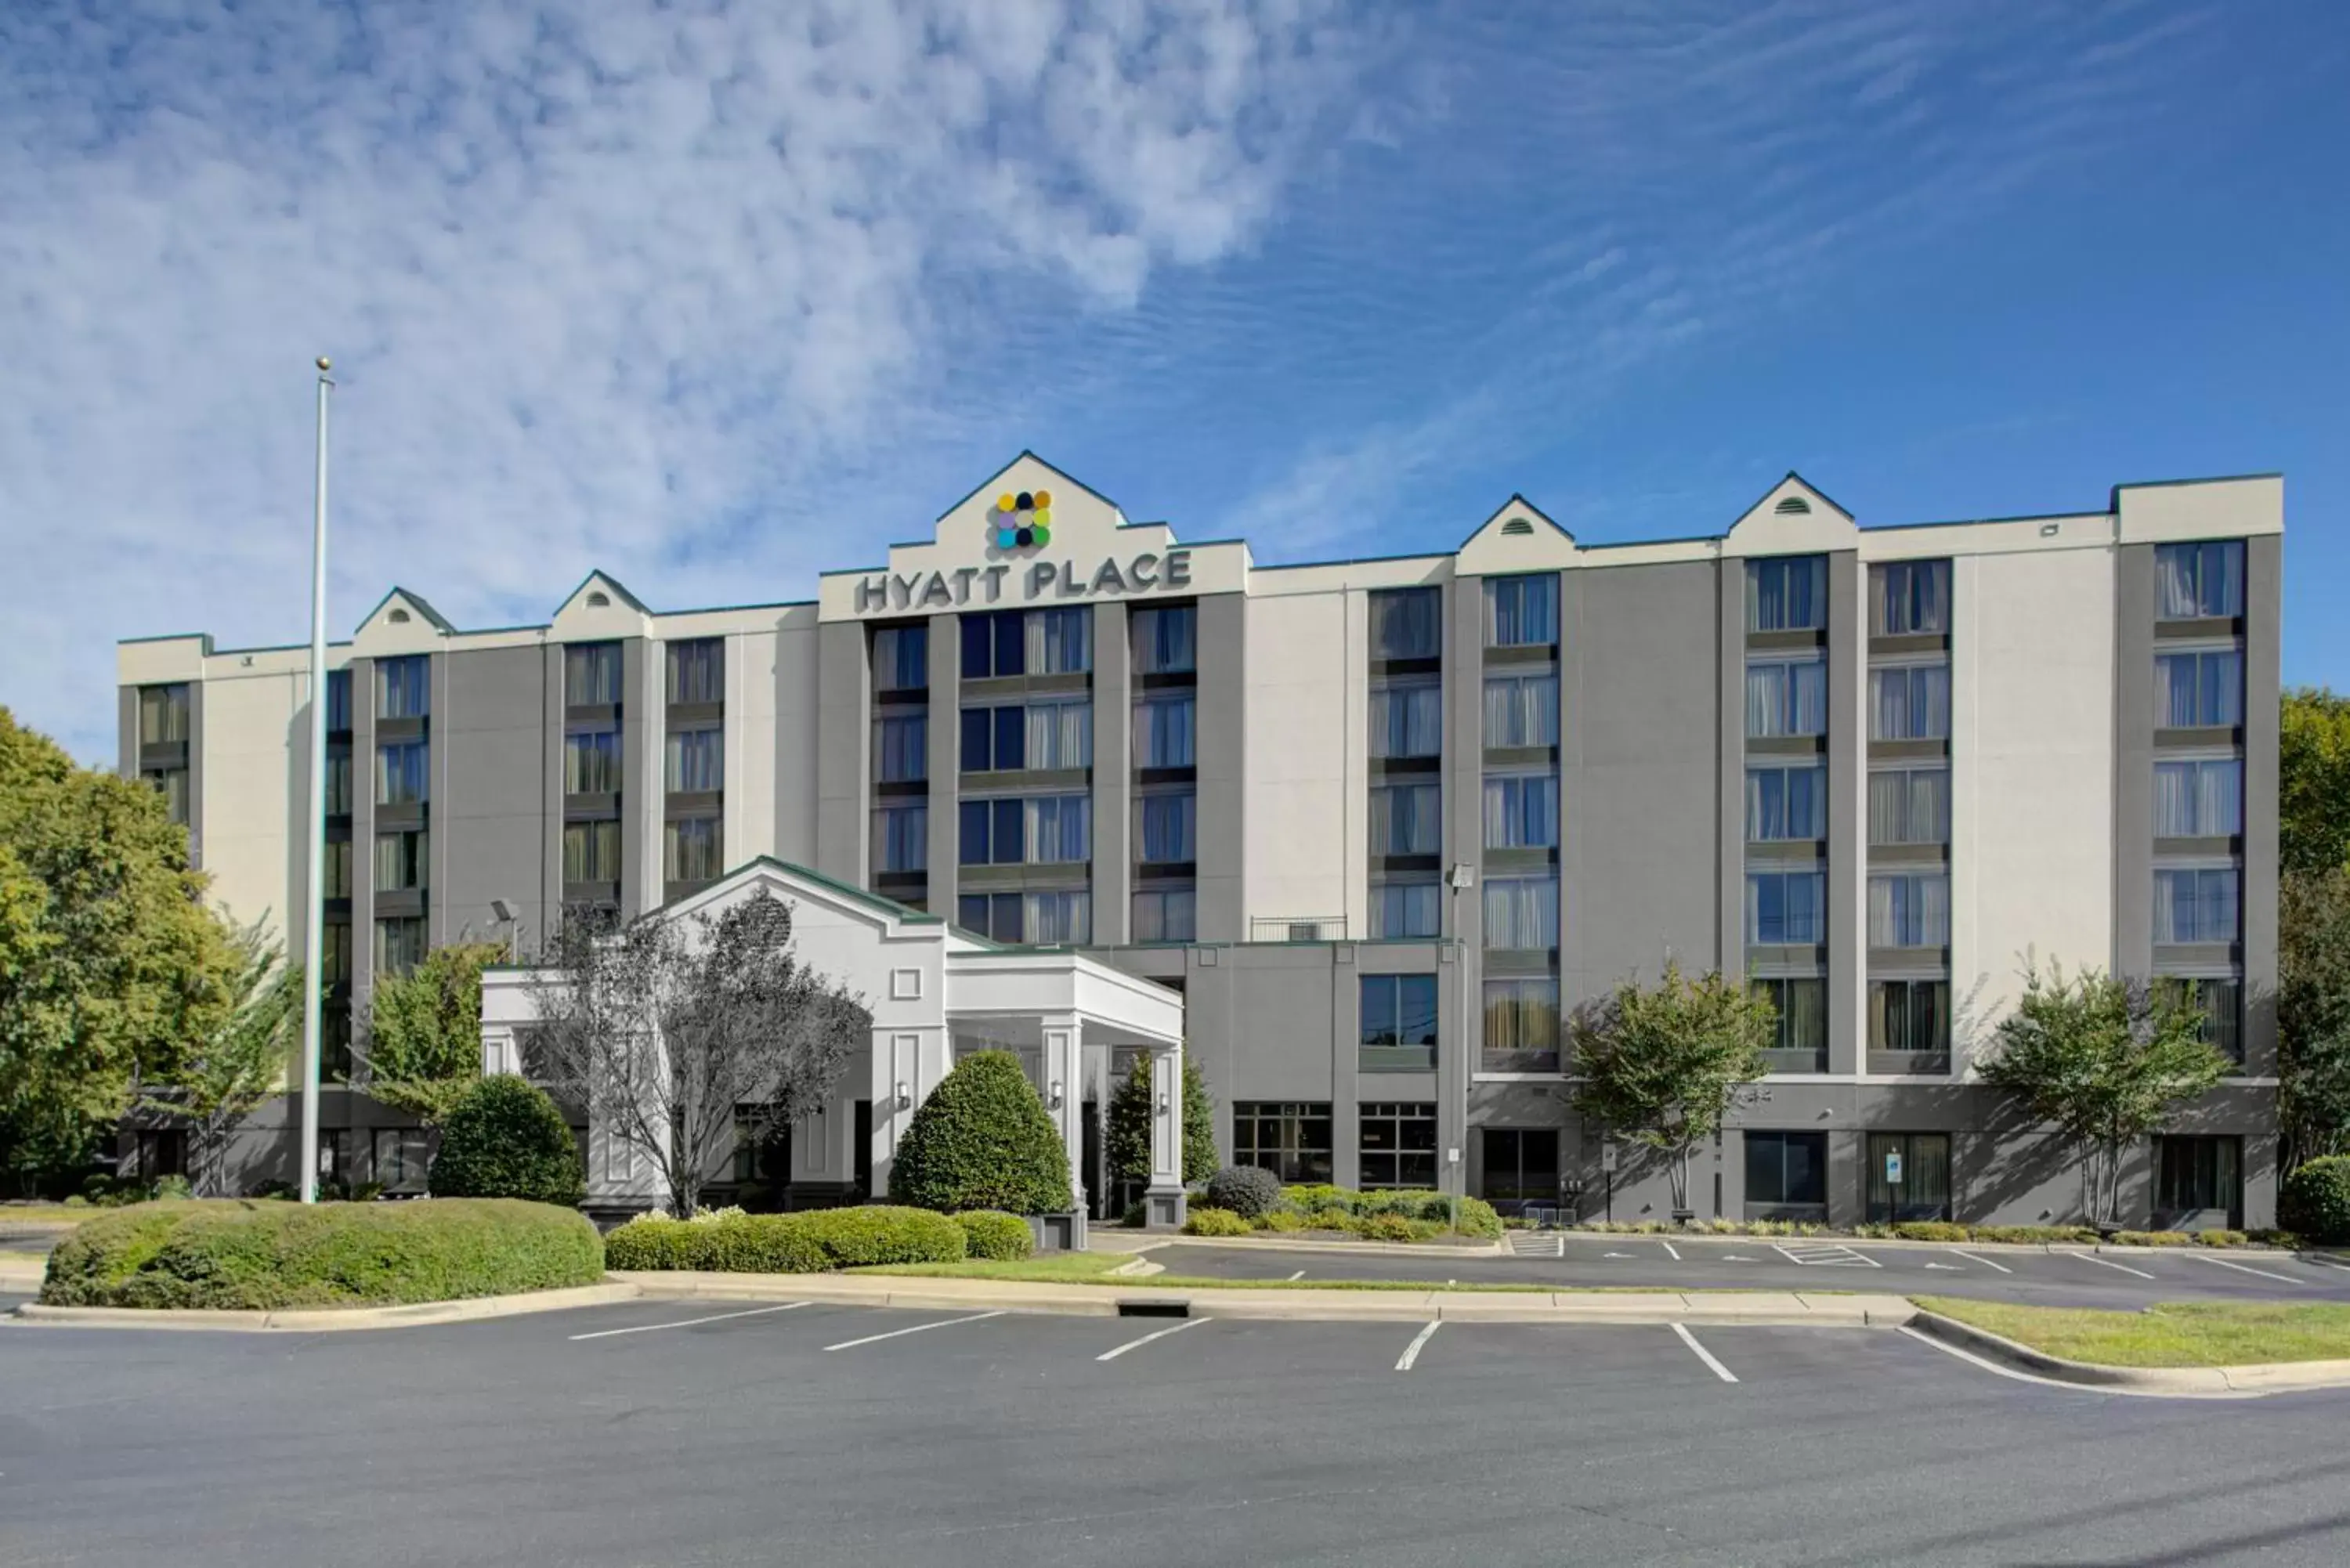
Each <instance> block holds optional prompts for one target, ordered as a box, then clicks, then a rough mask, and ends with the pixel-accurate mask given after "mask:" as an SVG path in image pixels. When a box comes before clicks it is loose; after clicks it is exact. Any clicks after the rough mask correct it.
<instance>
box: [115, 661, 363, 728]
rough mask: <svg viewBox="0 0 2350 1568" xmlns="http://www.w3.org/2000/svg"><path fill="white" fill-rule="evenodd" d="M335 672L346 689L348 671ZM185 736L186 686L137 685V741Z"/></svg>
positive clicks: (331, 724) (331, 725)
mask: <svg viewBox="0 0 2350 1568" xmlns="http://www.w3.org/2000/svg"><path fill="white" fill-rule="evenodd" d="M379 668H380V667H379ZM334 674H339V675H342V676H343V677H344V680H345V689H346V690H348V680H349V676H348V672H347V671H342V670H337V671H335V672H334ZM327 691H328V695H329V701H328V708H329V710H330V716H329V718H328V723H327V727H328V729H330V730H331V729H333V728H335V724H334V722H333V719H332V717H331V710H332V707H333V702H332V700H331V699H332V693H333V691H334V685H333V675H329V676H328V687H327ZM342 727H343V728H344V729H346V730H348V729H349V728H350V722H349V721H348V719H346V720H345V721H344V722H343V725H342ZM187 738H188V689H187V687H185V686H184V685H172V686H142V687H140V689H139V739H140V743H142V744H145V745H166V744H169V743H170V742H173V741H184V740H186V739H187Z"/></svg>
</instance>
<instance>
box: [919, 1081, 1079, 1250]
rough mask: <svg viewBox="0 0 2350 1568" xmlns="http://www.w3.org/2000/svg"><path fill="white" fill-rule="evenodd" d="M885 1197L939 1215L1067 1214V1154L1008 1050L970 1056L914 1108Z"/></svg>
mask: <svg viewBox="0 0 2350 1568" xmlns="http://www.w3.org/2000/svg"><path fill="white" fill-rule="evenodd" d="M889 1196H890V1197H891V1198H892V1199H895V1200H896V1201H898V1202H899V1203H907V1204H912V1205H913V1206H915V1207H916V1208H920V1209H935V1210H940V1211H941V1212H942V1213H948V1214H953V1213H960V1212H962V1211H964V1210H972V1209H1001V1210H1005V1211H1006V1212H1008V1213H1013V1214H1057V1213H1061V1212H1064V1211H1066V1210H1067V1209H1069V1208H1070V1207H1071V1203H1072V1199H1071V1197H1070V1192H1069V1155H1068V1150H1067V1148H1066V1147H1065V1146H1064V1145H1063V1144H1062V1142H1061V1135H1060V1133H1059V1131H1058V1130H1056V1129H1055V1127H1054V1126H1053V1118H1052V1117H1051V1116H1049V1115H1047V1114H1046V1113H1045V1102H1044V1101H1042V1100H1040V1099H1038V1098H1037V1097H1036V1091H1035V1087H1034V1086H1033V1085H1030V1084H1029V1082H1028V1075H1027V1074H1025V1073H1024V1072H1022V1071H1021V1070H1020V1058H1019V1057H1017V1056H1015V1055H1014V1054H1012V1053H1011V1052H1009V1051H974V1052H972V1054H970V1055H968V1056H965V1057H964V1058H963V1059H962V1061H960V1062H958V1063H956V1064H955V1068H954V1071H953V1072H951V1073H949V1074H948V1075H946V1076H945V1077H944V1078H941V1080H939V1086H938V1087H937V1088H935V1089H932V1090H931V1094H930V1097H929V1098H928V1099H926V1100H924V1101H923V1102H922V1103H921V1104H920V1106H917V1107H915V1110H914V1115H913V1117H912V1119H911V1120H910V1121H909V1122H907V1124H906V1132H905V1136H904V1137H901V1138H899V1140H898V1154H897V1158H895V1159H893V1160H892V1161H891V1162H890V1166H889Z"/></svg>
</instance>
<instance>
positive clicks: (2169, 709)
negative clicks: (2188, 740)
mask: <svg viewBox="0 0 2350 1568" xmlns="http://www.w3.org/2000/svg"><path fill="white" fill-rule="evenodd" d="M2154 690H2155V705H2156V709H2157V711H2158V712H2159V713H2160V714H2161V719H2160V722H2161V724H2162V725H2163V727H2164V728H2166V729H2173V730H2184V729H2190V728H2196V727H2200V726H2204V725H2218V724H2241V723H2242V722H2243V719H2244V655H2243V652H2242V650H2241V649H2214V650H2211V651H2209V652H2197V653H2163V654H2158V655H2156V656H2155V660H2154Z"/></svg>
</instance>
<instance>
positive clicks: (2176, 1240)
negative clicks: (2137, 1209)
mask: <svg viewBox="0 0 2350 1568" xmlns="http://www.w3.org/2000/svg"><path fill="white" fill-rule="evenodd" d="M2114 1243H2115V1245H2116V1246H2121V1247H2191V1246H2193V1245H2194V1244H2195V1238H2194V1237H2193V1236H2191V1235H2189V1233H2188V1232H2186V1231H2115V1232H2114Z"/></svg>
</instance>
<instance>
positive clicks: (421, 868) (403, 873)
mask: <svg viewBox="0 0 2350 1568" xmlns="http://www.w3.org/2000/svg"><path fill="white" fill-rule="evenodd" d="M431 867H432V851H431V840H430V837H429V836H428V835H427V834H426V833H425V831H424V830H423V829H422V828H417V829H415V830H413V831H411V832H407V833H379V834H377V835H376V836H375V890H376V891H377V892H379V893H408V892H418V891H421V890H422V889H423V888H424V887H425V886H426V884H427V883H428V882H429V881H430V879H431V877H432V871H431Z"/></svg>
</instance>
